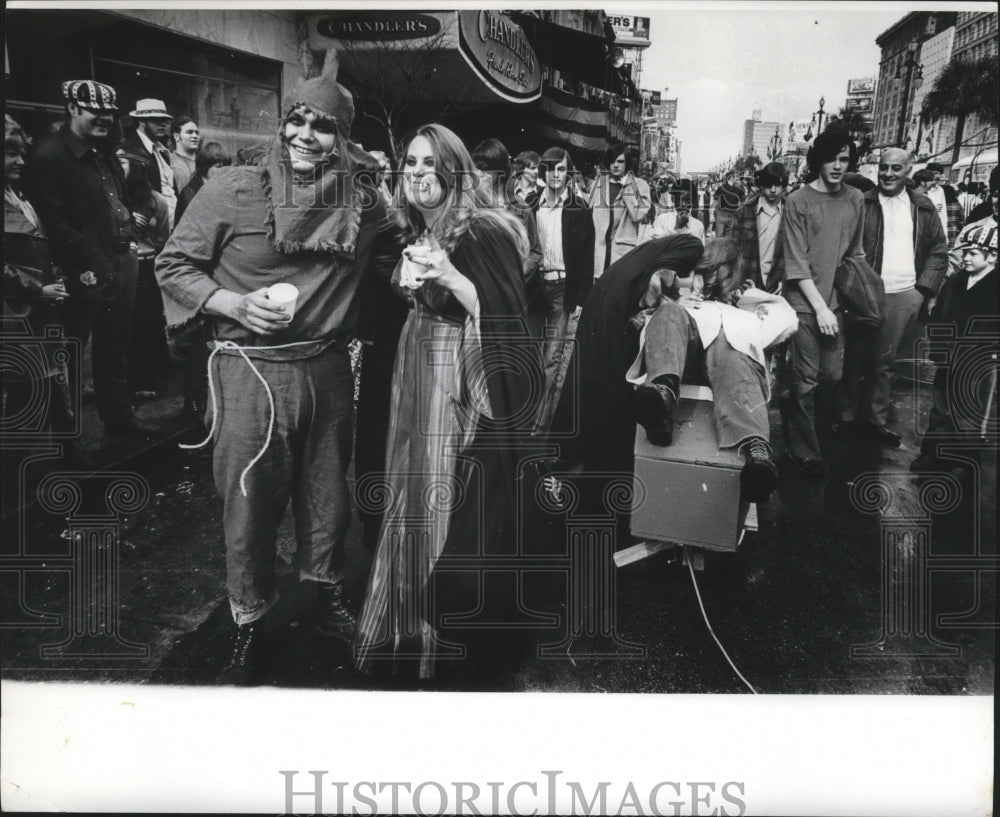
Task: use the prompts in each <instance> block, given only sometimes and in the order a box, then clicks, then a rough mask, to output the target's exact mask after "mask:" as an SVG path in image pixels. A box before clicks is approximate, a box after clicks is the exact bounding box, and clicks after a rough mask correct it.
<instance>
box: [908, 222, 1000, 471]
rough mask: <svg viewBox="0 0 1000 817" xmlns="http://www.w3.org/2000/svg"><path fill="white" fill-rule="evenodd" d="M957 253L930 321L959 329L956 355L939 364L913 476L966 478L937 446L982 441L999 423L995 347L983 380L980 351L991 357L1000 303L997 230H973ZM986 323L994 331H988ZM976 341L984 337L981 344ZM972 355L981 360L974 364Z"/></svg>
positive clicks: (964, 235) (968, 231) (989, 227)
mask: <svg viewBox="0 0 1000 817" xmlns="http://www.w3.org/2000/svg"><path fill="white" fill-rule="evenodd" d="M956 248H957V249H959V250H960V251H961V253H962V263H961V266H960V268H959V271H958V272H957V273H956V274H955V275H952V276H951V277H950V278H948V279H947V280H946V281H945V282H944V286H942V288H941V293H940V295H939V296H938V299H937V303H936V304H935V307H934V312H933V314H932V315H931V322H932V323H935V324H953V325H954V326H955V338H954V340H953V341H951V340H950V341H949V342H951V343H952V344H953V350H952V351H953V352H954V353H953V354H949V355H948V356H947V357H944V356H941V358H939V359H938V360H936V361H935V362H936V363H938V368H937V371H936V372H935V374H934V388H933V392H932V404H931V412H930V418H929V419H928V422H927V432H926V433H925V435H924V439H923V441H922V443H921V445H920V456H919V457H917V458H916V459H915V460H914V461H913V462H912V463H911V464H910V470H911V471H916V472H918V473H920V472H924V471H934V470H940V469H943V470H951V471H952V472H953V473H954V474H955V475H956V476H958V477H960V478H961V477H963V476H964V475H965V469H964V468H961V467H960V466H958V464H957V460H948V461H947V462H945V463H942V462H941V461H940V460H939V459H938V450H937V448H938V444H939V443H942V442H947V441H949V440H954V439H955V438H956V436H960V438H961V439H962V440H968V439H970V438H973V439H976V440H981V439H983V438H984V437H985V436H986V429H988V428H992V429H993V431H994V432H995V429H996V422H997V415H996V411H997V408H996V406H997V396H996V385H997V381H996V366H997V363H996V359H995V349H996V346H995V342H994V345H993V348H994V359H993V361H992V367H990V369H991V370H990V369H987V370H986V375H985V376H984V377H979V376H978V375H979V374H980V371H981V369H980V365H979V364H980V363H981V360H980V359H979V357H978V356H979V354H980V353H981V352H980V351H979V347H980V344H983V345H984V346H985V348H984V349H983V351H984V352H986V353H987V354H988V349H989V345H988V341H989V332H990V328H991V327H992V326H995V324H996V318H997V315H998V309H997V302H998V299H1000V291H998V287H997V279H998V276H997V270H996V264H997V227H996V224H989V223H985V224H984V223H983V222H979V223H977V224H970V225H969V226H968V227H966V228H965V229H964V230H963V231H962V233H961V234H960V235H959V237H958V242H957V247H956ZM974 319H978V320H974ZM977 323H978V324H979V326H978V327H977V326H976V324H977ZM983 323H987V324H989V325H988V326H985V327H984V326H982V324H983ZM977 335H985V337H982V339H981V340H977ZM967 352H972V353H974V354H975V356H976V357H975V358H974V359H971V360H970V355H969V354H966V353H967ZM970 363H971V364H974V365H972V366H970ZM988 407H989V408H988ZM987 412H988V414H987Z"/></svg>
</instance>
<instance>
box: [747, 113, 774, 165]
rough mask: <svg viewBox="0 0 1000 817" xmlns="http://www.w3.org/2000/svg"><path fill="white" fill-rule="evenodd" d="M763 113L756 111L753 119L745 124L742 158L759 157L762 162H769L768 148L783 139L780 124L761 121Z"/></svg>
mask: <svg viewBox="0 0 1000 817" xmlns="http://www.w3.org/2000/svg"><path fill="white" fill-rule="evenodd" d="M761 114H762V111H759V110H757V111H754V112H753V118H752V119H746V120H744V122H743V147H742V149H741V151H740V154H741V155H742V156H757V157H758V158H759V159H760V160H761V161H762V162H765V163H766V162H767V161H768V148H770V147H771V145H772V144H773V142H774V140H775V134H777V136H778V140H780V139H781V138H782V133H781V123H780V122H763V121H761Z"/></svg>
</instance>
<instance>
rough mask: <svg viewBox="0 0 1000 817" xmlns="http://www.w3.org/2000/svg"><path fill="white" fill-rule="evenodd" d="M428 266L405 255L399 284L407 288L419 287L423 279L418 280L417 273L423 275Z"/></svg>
mask: <svg viewBox="0 0 1000 817" xmlns="http://www.w3.org/2000/svg"><path fill="white" fill-rule="evenodd" d="M426 269H427V268H426V267H425V266H423V265H422V264H418V263H416V262H415V261H411V260H410V258H409V256H407V255H404V256H403V263H402V264H401V265H400V267H399V284H400V286H404V287H406V288H407V289H419V288H420V286H421V284H423V281H418V280H417V275H422V274H423V273H424V272H425V271H426Z"/></svg>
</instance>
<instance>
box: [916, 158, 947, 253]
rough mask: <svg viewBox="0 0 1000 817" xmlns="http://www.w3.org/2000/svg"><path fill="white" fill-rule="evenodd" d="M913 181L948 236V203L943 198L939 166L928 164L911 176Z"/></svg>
mask: <svg viewBox="0 0 1000 817" xmlns="http://www.w3.org/2000/svg"><path fill="white" fill-rule="evenodd" d="M935 168H937V169H936V170H935ZM913 181H914V182H916V184H917V189H918V190H919V191H920V192H921V193H923V194H924V195H925V196H927V198H929V199H930V200H931V202H932V203H933V204H934V209H935V210H937V214H938V218H939V219H941V229H942V230H944V234H945V235H948V202H947V200H946V199H945V197H944V188H943V187H941V165H938V164H930V165H927V167H925V168H924V169H923V170H918V171H917V172H916V173H914V174H913Z"/></svg>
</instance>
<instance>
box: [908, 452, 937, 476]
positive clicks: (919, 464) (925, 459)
mask: <svg viewBox="0 0 1000 817" xmlns="http://www.w3.org/2000/svg"><path fill="white" fill-rule="evenodd" d="M910 470H911V471H913V473H915V474H923V473H926V472H928V471H940V470H941V463H940V462H938V460H937V459H936V458H934V457H932V456H931V455H930V454H928V453H926V452H921V454H920V456H919V457H917V458H916V459H915V460H914V461H913V462H911V463H910Z"/></svg>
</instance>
